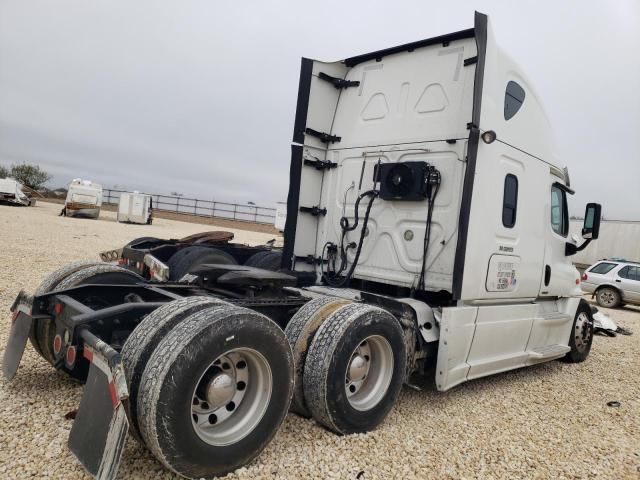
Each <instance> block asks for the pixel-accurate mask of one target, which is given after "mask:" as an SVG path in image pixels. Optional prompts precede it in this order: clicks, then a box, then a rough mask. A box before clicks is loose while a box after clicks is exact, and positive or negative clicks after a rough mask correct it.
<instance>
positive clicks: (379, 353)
mask: <svg viewBox="0 0 640 480" xmlns="http://www.w3.org/2000/svg"><path fill="white" fill-rule="evenodd" d="M392 377H393V350H392V349H391V345H390V344H389V342H388V341H387V339H386V338H384V337H382V336H380V335H372V336H370V337H367V338H365V339H364V340H363V341H362V342H360V344H359V345H358V346H357V347H356V348H355V350H354V351H353V353H352V354H351V357H350V359H349V363H348V364H347V372H346V374H345V391H346V394H347V400H348V401H349V404H350V405H351V406H352V407H353V408H355V409H356V410H359V411H366V410H370V409H372V408H373V407H375V406H376V405H377V404H378V403H379V402H380V400H382V398H383V397H384V396H385V394H386V393H387V391H388V390H389V385H391V379H392Z"/></svg>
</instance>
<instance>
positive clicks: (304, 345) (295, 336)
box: [284, 297, 351, 418]
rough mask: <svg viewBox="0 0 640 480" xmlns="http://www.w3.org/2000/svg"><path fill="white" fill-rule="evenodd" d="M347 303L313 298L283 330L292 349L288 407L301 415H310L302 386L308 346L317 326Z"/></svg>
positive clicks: (346, 301)
mask: <svg viewBox="0 0 640 480" xmlns="http://www.w3.org/2000/svg"><path fill="white" fill-rule="evenodd" d="M349 303H351V302H350V301H349V300H345V299H343V298H338V297H319V298H314V299H313V300H310V301H309V302H307V303H306V304H305V305H304V306H303V307H302V308H301V309H300V310H298V311H297V312H296V314H295V315H294V316H293V317H291V320H289V323H287V327H286V328H285V330H284V333H285V335H286V336H287V340H289V345H291V350H292V351H293V364H294V368H295V382H294V387H293V398H292V400H291V407H290V408H289V409H290V410H291V411H292V412H294V413H297V414H298V415H300V416H302V417H305V418H309V417H311V412H310V411H309V409H308V408H307V404H306V402H305V400H304V388H303V386H302V385H303V383H302V382H303V374H304V362H305V360H306V358H307V351H308V349H309V346H310V345H311V342H312V341H313V337H314V336H315V334H316V332H317V331H318V328H319V327H320V325H322V323H323V322H324V321H325V320H326V319H327V317H328V316H329V315H331V314H332V313H333V312H335V311H336V310H338V309H339V308H341V307H344V306H345V305H348V304H349Z"/></svg>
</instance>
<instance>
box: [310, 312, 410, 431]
mask: <svg viewBox="0 0 640 480" xmlns="http://www.w3.org/2000/svg"><path fill="white" fill-rule="evenodd" d="M405 350H406V349H405V345H404V337H403V331H402V327H401V326H400V324H399V322H398V321H397V320H396V318H395V317H394V316H393V315H391V314H390V313H389V312H387V311H385V310H382V309H380V308H377V307H374V306H371V305H364V304H360V303H352V304H350V305H347V306H345V307H342V308H341V309H339V310H337V311H336V312H334V313H333V314H332V315H330V316H329V317H328V318H327V319H326V320H325V321H324V323H323V324H322V325H321V326H320V328H319V329H318V331H317V332H316V336H315V338H314V339H313V342H312V343H311V347H310V348H309V352H308V353H307V360H306V363H305V367H304V381H303V387H304V398H305V401H306V404H307V407H308V408H309V410H310V411H311V414H312V415H313V418H314V419H315V420H316V421H317V422H318V423H320V424H321V425H324V426H325V427H327V428H328V429H330V430H333V431H334V432H336V433H339V434H349V433H362V432H367V431H369V430H372V429H373V428H375V427H376V426H377V425H378V424H380V422H382V421H383V420H384V418H385V417H386V416H387V414H388V413H389V411H390V410H391V408H392V407H393V405H394V403H395V402H396V400H397V399H398V395H399V394H400V390H401V388H402V383H403V381H404V374H405V364H406V353H405Z"/></svg>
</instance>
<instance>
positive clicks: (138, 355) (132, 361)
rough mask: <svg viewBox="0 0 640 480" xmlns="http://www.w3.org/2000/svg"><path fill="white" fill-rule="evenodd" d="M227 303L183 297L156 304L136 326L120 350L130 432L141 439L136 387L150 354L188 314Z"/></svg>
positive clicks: (218, 300) (214, 299)
mask: <svg viewBox="0 0 640 480" xmlns="http://www.w3.org/2000/svg"><path fill="white" fill-rule="evenodd" d="M219 304H227V302H225V301H224V300H220V299H217V298H215V297H205V296H199V297H185V298H182V299H180V300H174V301H172V302H168V303H166V304H165V305H163V306H161V307H159V308H157V309H156V310H154V311H153V312H151V313H150V314H149V315H147V316H146V317H144V319H143V320H142V321H141V322H140V323H139V324H138V325H137V326H136V328H135V329H134V330H133V332H131V335H129V337H128V338H127V341H126V342H125V343H124V345H123V347H122V351H121V352H120V353H121V355H122V365H123V367H124V372H125V374H126V375H125V376H126V379H127V387H128V388H129V399H128V400H127V402H125V404H124V405H125V409H126V411H127V416H128V417H129V424H130V425H131V427H132V428H131V433H132V434H133V436H134V437H136V439H137V440H140V441H142V437H141V436H140V427H139V426H138V404H137V399H138V389H139V387H140V380H141V378H142V374H143V372H144V368H145V367H146V365H147V361H148V360H149V357H151V354H152V353H153V351H154V350H155V348H156V347H157V346H158V343H160V340H162V339H163V338H164V337H165V336H166V335H167V333H169V331H170V330H171V329H173V328H174V327H175V326H176V325H177V324H178V323H180V322H181V321H182V320H184V319H185V318H187V317H188V316H190V315H192V314H194V313H196V312H199V311H200V310H203V309H205V308H208V307H212V306H214V305H219Z"/></svg>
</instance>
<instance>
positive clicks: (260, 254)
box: [244, 250, 271, 268]
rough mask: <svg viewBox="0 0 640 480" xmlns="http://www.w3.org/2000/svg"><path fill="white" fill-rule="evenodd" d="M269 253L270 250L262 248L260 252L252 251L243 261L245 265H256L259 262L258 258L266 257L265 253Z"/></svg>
mask: <svg viewBox="0 0 640 480" xmlns="http://www.w3.org/2000/svg"><path fill="white" fill-rule="evenodd" d="M269 253H271V250H263V251H261V252H258V253H254V254H253V255H251V256H250V257H249V258H248V259H247V261H246V262H244V265H245V267H256V268H257V267H258V262H260V260H262V259H263V258H264V257H266V256H267V255H269Z"/></svg>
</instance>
